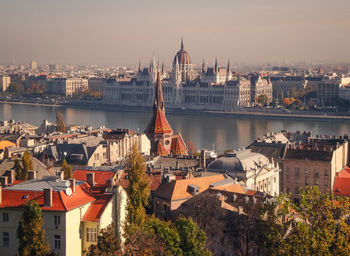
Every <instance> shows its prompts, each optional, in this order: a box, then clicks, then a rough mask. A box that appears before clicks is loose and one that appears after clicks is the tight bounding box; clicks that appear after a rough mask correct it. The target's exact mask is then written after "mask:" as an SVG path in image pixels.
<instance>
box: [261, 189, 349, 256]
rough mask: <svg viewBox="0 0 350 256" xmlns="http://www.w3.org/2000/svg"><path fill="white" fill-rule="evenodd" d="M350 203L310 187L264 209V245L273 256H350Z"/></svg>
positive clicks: (268, 204)
mask: <svg viewBox="0 0 350 256" xmlns="http://www.w3.org/2000/svg"><path fill="white" fill-rule="evenodd" d="M349 213H350V211H349V200H348V199H344V198H334V196H333V195H330V194H322V193H320V191H319V190H318V188H317V187H307V188H306V190H305V191H303V192H302V193H301V198H300V201H299V202H297V203H293V202H291V201H290V200H289V199H288V198H287V197H286V196H285V195H281V196H280V197H279V198H278V199H277V200H276V201H275V202H268V203H265V205H264V206H263V208H262V214H263V215H262V216H263V219H264V220H265V222H262V223H261V226H260V232H261V235H262V239H261V241H263V244H264V246H265V247H266V248H267V249H268V250H269V254H270V255H350V226H349V225H348V224H349V217H348V216H349Z"/></svg>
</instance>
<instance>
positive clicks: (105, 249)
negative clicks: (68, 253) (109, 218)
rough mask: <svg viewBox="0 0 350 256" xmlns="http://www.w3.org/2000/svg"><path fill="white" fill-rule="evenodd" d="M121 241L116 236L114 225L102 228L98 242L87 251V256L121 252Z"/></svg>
mask: <svg viewBox="0 0 350 256" xmlns="http://www.w3.org/2000/svg"><path fill="white" fill-rule="evenodd" d="M120 249H121V247H120V241H119V239H118V238H117V237H116V236H115V228H114V225H113V224H112V225H109V226H107V227H106V228H103V229H102V230H101V233H100V235H99V236H98V237H97V244H96V245H94V244H93V245H91V246H90V247H89V249H88V250H87V252H86V256H95V255H96V256H97V255H99V256H100V255H101V256H109V255H115V254H116V253H118V252H119V253H120Z"/></svg>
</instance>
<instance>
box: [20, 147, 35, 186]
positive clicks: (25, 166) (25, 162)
mask: <svg viewBox="0 0 350 256" xmlns="http://www.w3.org/2000/svg"><path fill="white" fill-rule="evenodd" d="M29 170H33V161H32V155H31V154H30V153H29V151H26V152H24V154H23V156H22V174H21V177H22V180H27V179H28V171H29Z"/></svg>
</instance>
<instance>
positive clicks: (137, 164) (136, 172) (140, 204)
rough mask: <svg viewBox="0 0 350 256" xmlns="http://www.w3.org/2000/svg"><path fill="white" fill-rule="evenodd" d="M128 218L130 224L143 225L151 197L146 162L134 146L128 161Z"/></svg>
mask: <svg viewBox="0 0 350 256" xmlns="http://www.w3.org/2000/svg"><path fill="white" fill-rule="evenodd" d="M127 173H128V179H129V186H128V189H127V192H128V206H127V210H128V216H127V220H128V223H130V224H137V225H142V224H143V223H144V221H145V219H146V210H145V207H146V206H147V204H148V198H149V196H150V187H149V179H148V177H147V175H146V168H145V162H144V159H143V158H142V156H141V154H140V153H139V151H138V148H137V145H136V144H134V145H133V149H132V154H131V156H130V157H129V160H128V169H127Z"/></svg>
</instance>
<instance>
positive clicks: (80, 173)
mask: <svg viewBox="0 0 350 256" xmlns="http://www.w3.org/2000/svg"><path fill="white" fill-rule="evenodd" d="M87 173H94V174H95V183H96V184H97V185H105V184H106V181H107V180H108V179H109V178H115V176H116V174H117V172H116V171H89V170H75V171H74V173H73V179H76V180H81V181H87V178H86V174H87Z"/></svg>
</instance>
